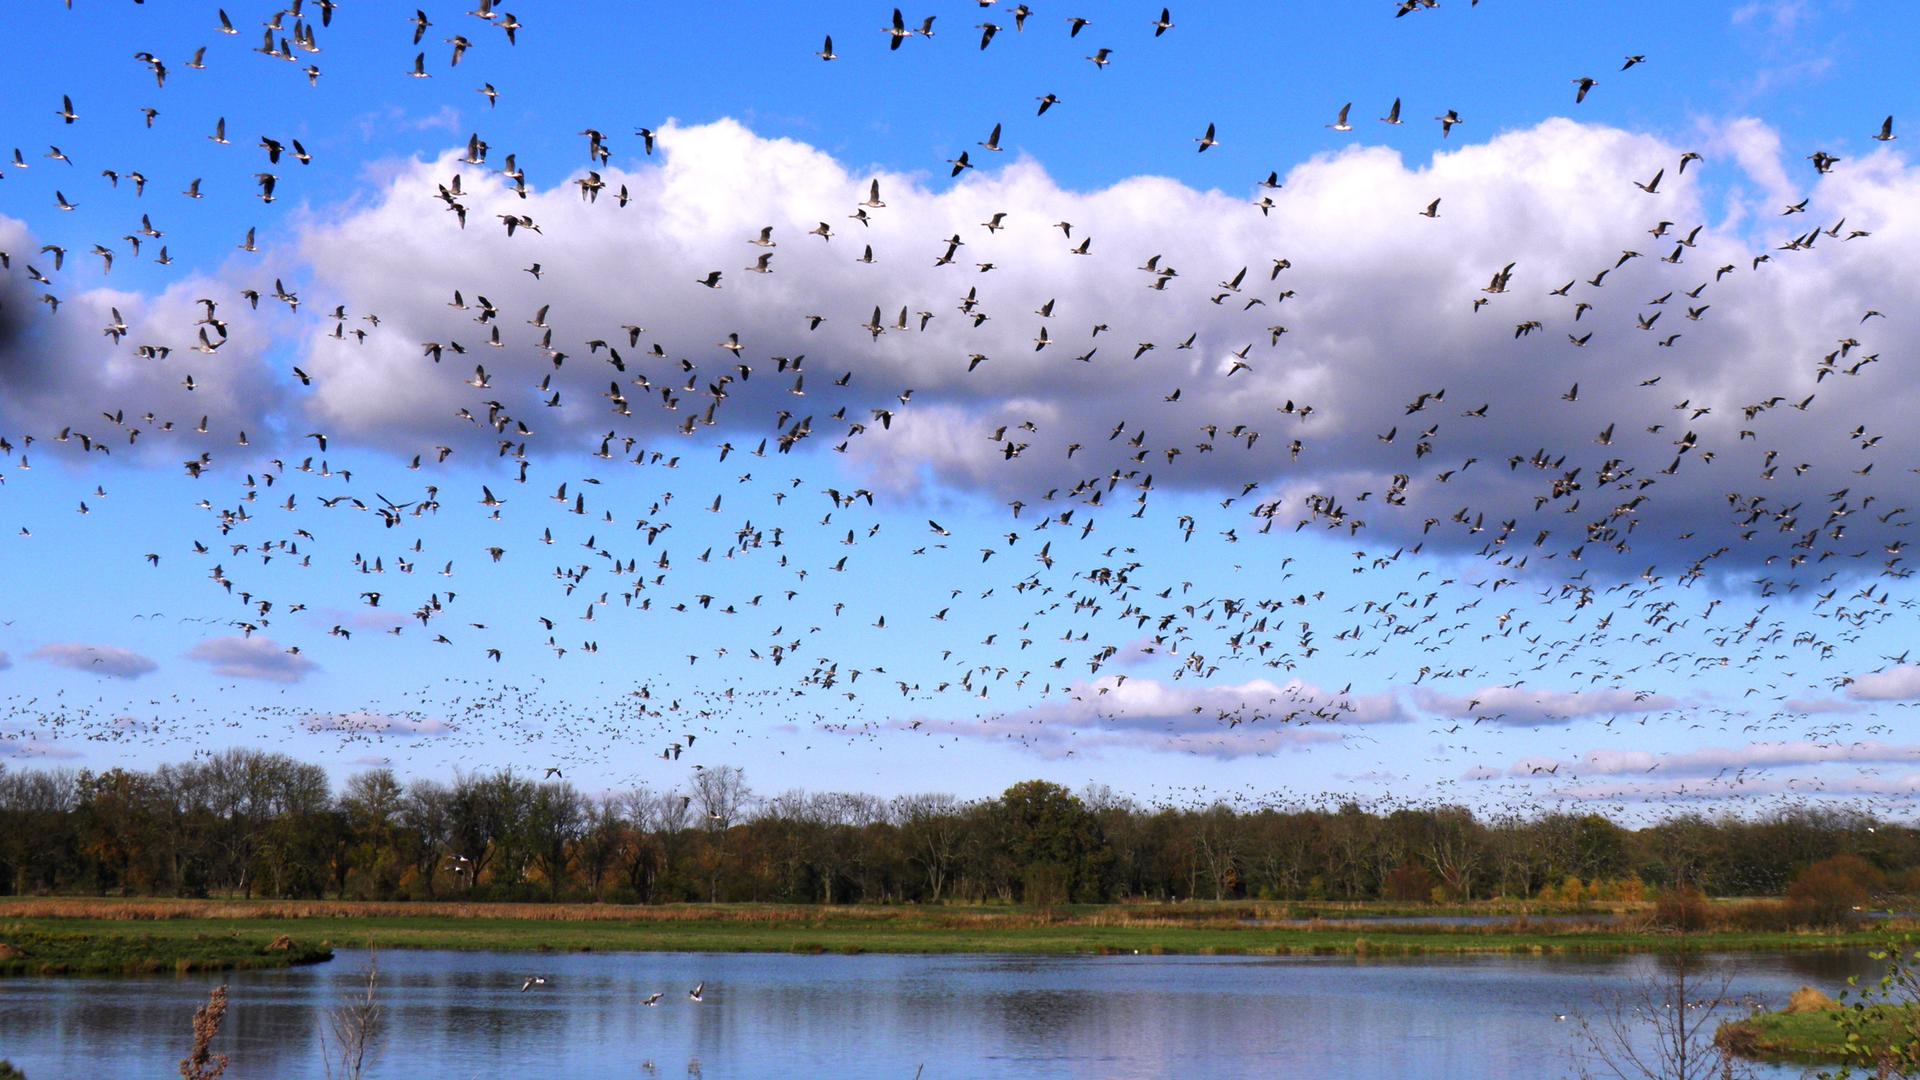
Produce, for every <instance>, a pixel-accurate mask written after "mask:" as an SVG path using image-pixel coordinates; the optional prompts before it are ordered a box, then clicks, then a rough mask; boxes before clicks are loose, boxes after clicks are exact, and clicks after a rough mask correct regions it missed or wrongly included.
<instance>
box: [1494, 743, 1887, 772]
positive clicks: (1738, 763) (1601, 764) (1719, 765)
mask: <svg viewBox="0 0 1920 1080" xmlns="http://www.w3.org/2000/svg"><path fill="white" fill-rule="evenodd" d="M1902 761H1920V746H1899V745H1892V744H1888V743H1883V742H1878V741H1873V740H1867V741H1863V742H1855V743H1816V742H1810V741H1801V742H1762V743H1749V744H1748V745H1746V746H1730V747H1719V746H1709V747H1702V748H1701V749H1698V750H1688V751H1684V752H1681V753H1655V752H1653V751H1650V750H1589V751H1587V752H1586V753H1585V754H1582V755H1580V756H1579V757H1576V758H1573V759H1571V760H1568V761H1558V760H1556V759H1554V758H1545V757H1532V758H1527V759H1525V760H1522V761H1518V762H1515V763H1514V765H1513V766H1512V768H1510V769H1509V770H1508V775H1511V776H1519V777H1530V778H1533V779H1541V778H1557V779H1559V780H1565V779H1567V778H1568V777H1569V776H1616V775H1633V774H1640V773H1657V774H1658V775H1659V776H1660V777H1663V778H1664V777H1667V776H1708V775H1719V774H1721V773H1739V772H1741V771H1742V770H1756V771H1757V770H1762V769H1776V768H1789V767H1795V766H1810V765H1827V764H1835V763H1845V764H1855V765H1864V764H1885V763H1889V762H1902ZM1556 764H1558V765H1560V766H1561V768H1560V770H1559V772H1558V773H1554V774H1546V773H1542V772H1536V771H1535V768H1536V767H1541V768H1548V767H1552V766H1554V765H1556ZM1478 778H1479V779H1489V778H1491V777H1490V776H1481V777H1478Z"/></svg>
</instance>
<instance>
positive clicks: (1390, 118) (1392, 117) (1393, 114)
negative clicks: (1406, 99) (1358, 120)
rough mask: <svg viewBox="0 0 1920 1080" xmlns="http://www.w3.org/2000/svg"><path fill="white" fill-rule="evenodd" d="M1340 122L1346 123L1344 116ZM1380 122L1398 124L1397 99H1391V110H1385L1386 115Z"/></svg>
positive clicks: (1398, 107)
mask: <svg viewBox="0 0 1920 1080" xmlns="http://www.w3.org/2000/svg"><path fill="white" fill-rule="evenodd" d="M1341 122H1342V123H1345V122H1346V117H1345V116H1344V115H1343V116H1342V117H1341ZM1380 122H1381V123H1383V124H1394V125H1398V124H1400V122H1401V120H1400V99H1399V98H1394V99H1393V108H1391V109H1388V110H1387V115H1385V116H1383V117H1381V118H1380Z"/></svg>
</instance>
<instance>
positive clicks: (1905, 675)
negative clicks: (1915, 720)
mask: <svg viewBox="0 0 1920 1080" xmlns="http://www.w3.org/2000/svg"><path fill="white" fill-rule="evenodd" d="M1847 696H1848V697H1850V698H1852V699H1853V700H1855V701H1909V700H1912V699H1913V698H1920V664H1901V665H1900V666H1898V667H1891V668H1888V669H1887V670H1885V671H1876V672H1872V673H1869V674H1866V675H1856V676H1854V679H1853V682H1852V684H1851V685H1849V686H1848V687H1847Z"/></svg>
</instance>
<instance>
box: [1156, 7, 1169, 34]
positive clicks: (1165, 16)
mask: <svg viewBox="0 0 1920 1080" xmlns="http://www.w3.org/2000/svg"><path fill="white" fill-rule="evenodd" d="M1171 29H1173V16H1172V14H1171V13H1169V12H1168V11H1167V9H1166V8H1161V9H1160V17H1159V18H1157V19H1155V20H1153V36H1154V37H1159V36H1160V35H1161V34H1164V33H1166V32H1167V31H1169V30H1171Z"/></svg>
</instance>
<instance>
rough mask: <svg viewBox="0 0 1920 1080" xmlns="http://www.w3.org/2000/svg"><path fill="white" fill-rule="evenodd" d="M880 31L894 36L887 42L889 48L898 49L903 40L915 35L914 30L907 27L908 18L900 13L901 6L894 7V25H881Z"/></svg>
mask: <svg viewBox="0 0 1920 1080" xmlns="http://www.w3.org/2000/svg"><path fill="white" fill-rule="evenodd" d="M880 32H881V33H883V34H888V35H891V36H892V40H890V41H888V42H887V48H889V49H898V48H899V47H900V43H901V42H903V41H905V40H907V39H908V38H910V37H912V36H913V31H911V30H909V29H907V20H906V18H905V17H904V16H902V15H901V14H900V9H899V8H894V9H893V25H892V26H883V27H881V28H880Z"/></svg>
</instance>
